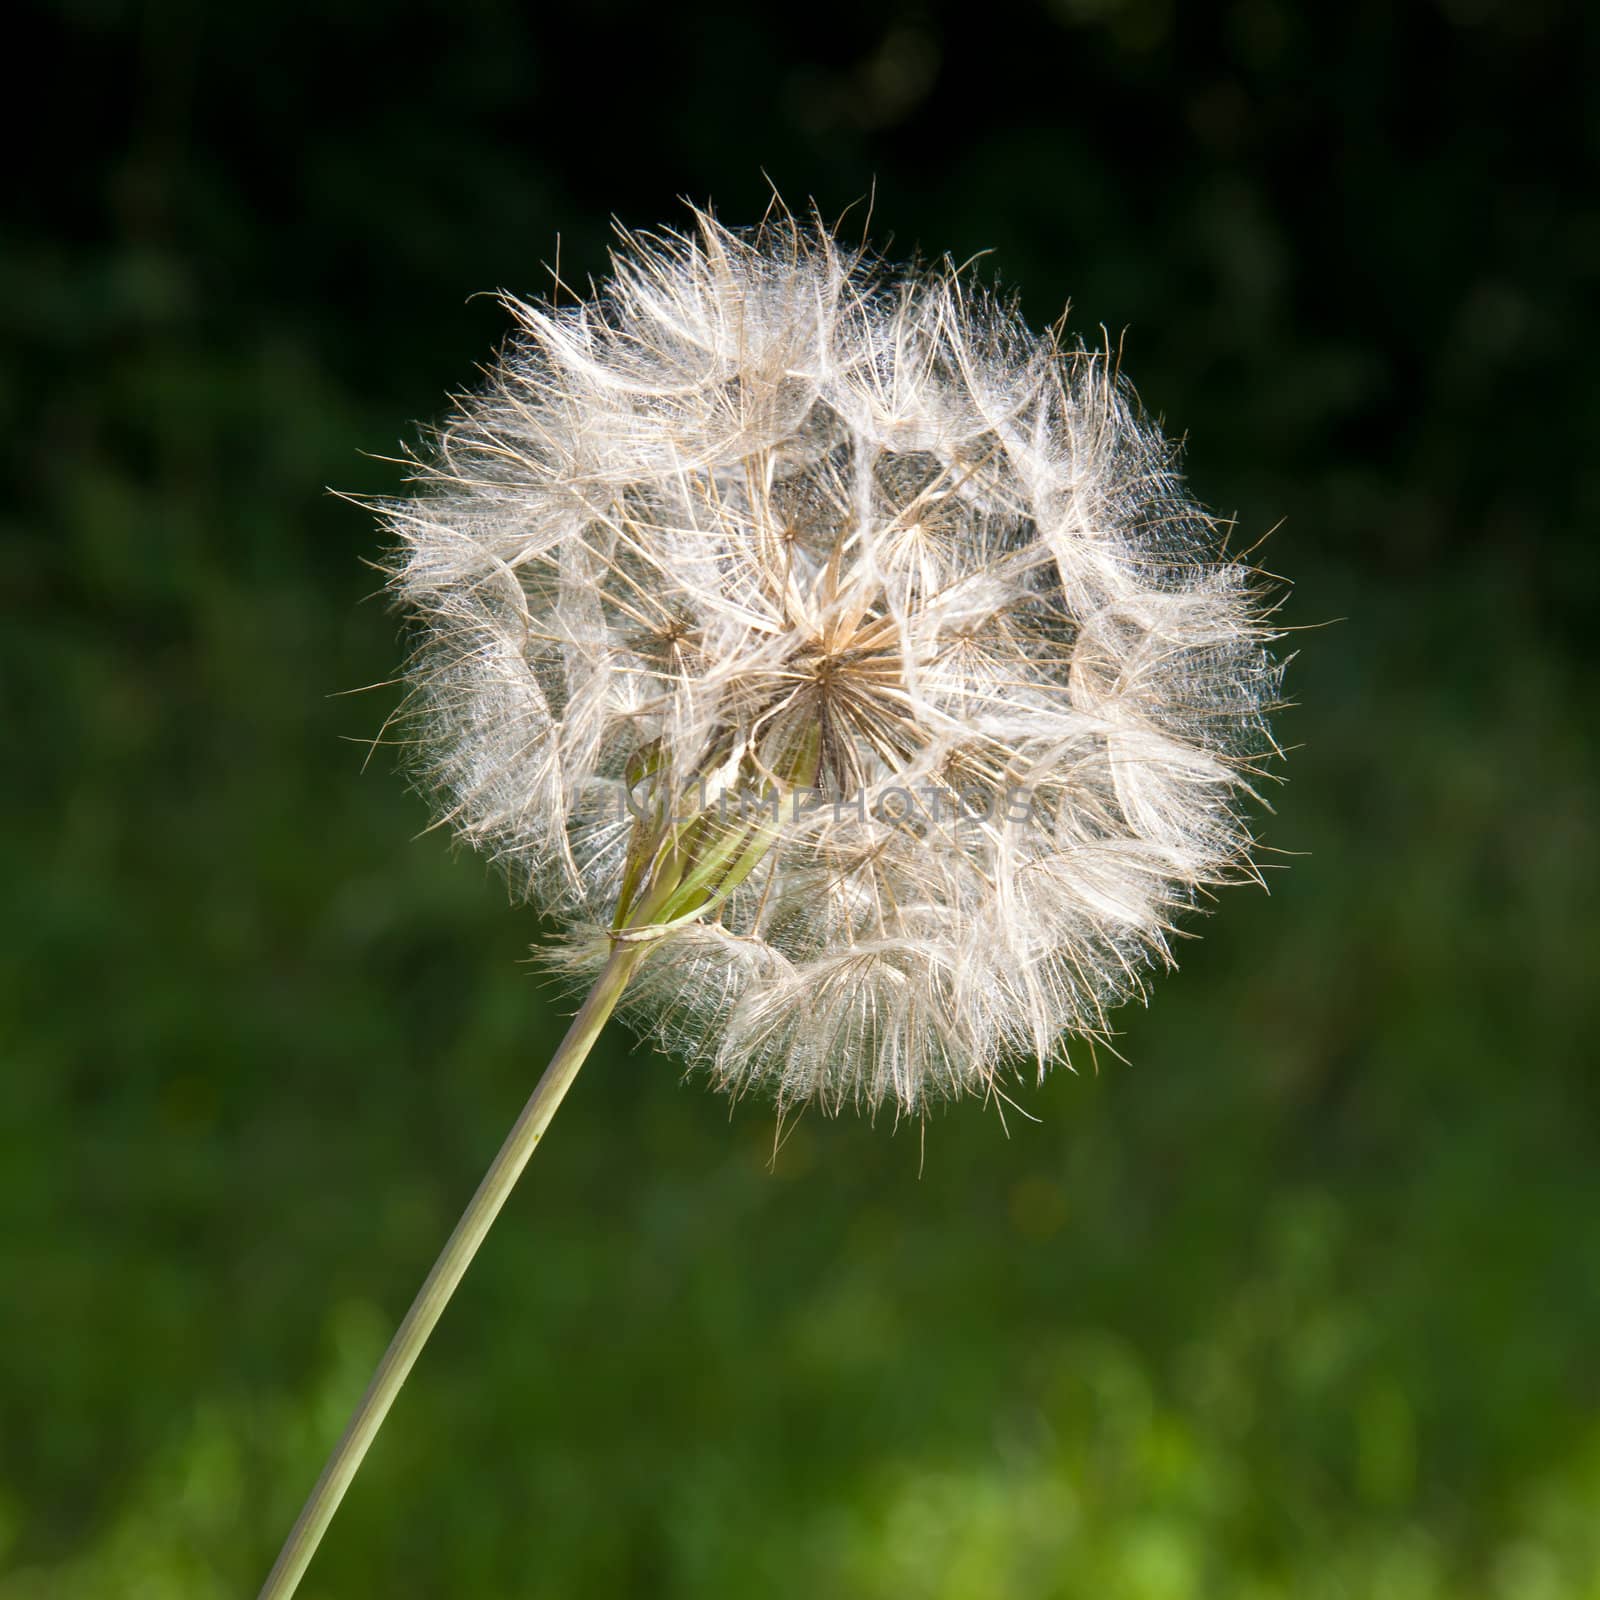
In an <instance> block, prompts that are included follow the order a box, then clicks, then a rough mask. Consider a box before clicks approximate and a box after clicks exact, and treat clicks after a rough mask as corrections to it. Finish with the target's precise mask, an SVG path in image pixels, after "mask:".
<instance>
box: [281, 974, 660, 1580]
mask: <svg viewBox="0 0 1600 1600" xmlns="http://www.w3.org/2000/svg"><path fill="white" fill-rule="evenodd" d="M645 949H646V946H644V945H642V944H619V945H617V946H616V947H615V948H614V949H613V951H612V954H611V958H610V960H609V961H607V963H606V965H605V967H604V968H603V969H602V970H601V972H600V976H599V977H598V978H596V979H595V984H594V987H593V988H592V989H591V990H590V991H589V997H588V998H587V999H586V1000H585V1001H584V1003H583V1008H582V1009H581V1010H580V1011H579V1012H578V1014H577V1016H576V1017H574V1018H573V1019H572V1026H571V1027H570V1028H568V1029H567V1035H566V1037H565V1038H564V1039H563V1040H562V1041H561V1044H560V1046H559V1047H558V1048H557V1050H556V1053H555V1055H554V1056H553V1057H552V1058H551V1061H550V1065H549V1066H548V1067H546V1068H545V1071H544V1076H543V1077H541V1078H540V1079H539V1082H538V1085H537V1087H536V1088H535V1089H534V1091H533V1093H532V1095H531V1096H530V1097H529V1099H528V1103H527V1105H525V1106H524V1107H523V1108H522V1115H521V1116H519V1117H518V1118H517V1120H516V1124H515V1126H513V1128H512V1129H511V1132H510V1133H509V1134H508V1135H507V1136H506V1142H505V1143H504V1144H503V1145H502V1146H501V1147H500V1153H499V1154H498V1155H497V1156H496V1157H495V1158H494V1163H493V1165H492V1166H490V1168H489V1170H488V1171H487V1172H486V1173H485V1174H484V1177H483V1182H482V1183H480V1184H479V1185H478V1192H477V1193H476V1194H475V1195H473V1197H472V1199H471V1201H470V1202H469V1204H468V1206H467V1209H466V1210H465V1211H464V1212H463V1213H462V1216H461V1220H460V1222H458V1223H457V1224H456V1229H455V1232H454V1233H452V1234H451V1235H450V1239H449V1242H448V1243H447V1244H446V1245H445V1247H444V1249H443V1250H442V1251H441V1252H440V1254H439V1259H438V1260H437V1261H435V1262H434V1264H433V1270H432V1271H431V1272H430V1273H429V1274H428V1277H427V1281H426V1282H425V1283H424V1284H423V1285H422V1288H421V1289H420V1290H419V1291H418V1292H417V1298H416V1299H415V1300H414V1301H412V1303H411V1309H410V1310H409V1311H408V1312H407V1313H406V1316H405V1321H403V1322H402V1323H401V1324H400V1327H399V1329H398V1331H397V1332H396V1333H395V1336H394V1338H393V1340H391V1341H390V1344H389V1348H388V1349H387V1350H386V1351H385V1352H384V1356H383V1360H382V1361H380V1362H379V1363H378V1370H377V1371H376V1372H375V1373H374V1374H373V1377H372V1382H371V1383H370V1384H368V1385H367V1392H366V1393H365V1394H364V1395H362V1397H361V1403H360V1404H359V1405H358V1406H357V1407H356V1410H355V1415H354V1416H352V1417H351V1419H350V1422H349V1425H348V1426H347V1427H346V1428H345V1430H344V1434H343V1436H342V1437H341V1438H340V1440H339V1442H338V1444H336V1445H335V1446H334V1448H333V1454H332V1455H331V1456H329V1457H328V1464H327V1465H326V1466H325V1467H324V1468H323V1469H322V1476H321V1477H320V1478H318V1479H317V1483H316V1487H315V1488H314V1489H313V1490H312V1491H311V1495H310V1498H309V1499H308V1500H307V1501H306V1503H305V1507H304V1509H303V1510H302V1511H301V1513H300V1516H299V1520H298V1521H296V1523H295V1525H294V1527H293V1528H292V1529H291V1530H290V1532H289V1537H288V1538H287V1539H286V1540H285V1541H284V1545H283V1549H282V1550H281V1551H280V1552H279V1554H278V1559H277V1562H276V1564H275V1565H274V1566H273V1569H272V1571H271V1573H269V1574H268V1576H267V1581H266V1583H265V1584H264V1585H263V1586H262V1589H261V1595H260V1600H288V1597H289V1596H290V1595H292V1594H293V1593H294V1592H295V1589H296V1588H297V1587H298V1585H299V1583H300V1579H301V1578H302V1577H303V1576H304V1575H305V1570H306V1568H307V1566H309V1565H310V1562H311V1558H312V1556H313V1555H314V1554H315V1553H316V1549H317V1546H318V1545H319V1544H320V1543H321V1541H322V1536H323V1534H324V1533H326V1532H327V1530H328V1524H329V1523H330V1522H332V1521H333V1514H334V1512H335V1511H337V1510H338V1509H339V1502H340V1501H341V1500H342V1499H343V1498H344V1493H345V1490H346V1489H348V1488H349V1487H350V1484H351V1481H352V1480H353V1479H354V1477H355V1475H356V1471H357V1469H358V1468H359V1467H360V1465H361V1462H362V1458H363V1457H364V1456H365V1455H366V1453H367V1450H368V1449H369V1447H370V1446H371V1444H372V1441H373V1440H374V1439H375V1438H376V1437H377V1435H378V1429H379V1428H381V1427H382V1426H383V1419H384V1418H385V1417H386V1416H387V1415H388V1412H389V1407H390V1406H391V1405H393V1404H394V1399H395V1396H396V1395H397V1394H399V1392H400V1386H401V1385H402V1384H403V1383H404V1382H405V1381H406V1377H407V1374H409V1373H410V1371H411V1368H412V1365H413V1363H414V1362H415V1361H416V1359H417V1356H418V1355H419V1354H420V1353H421V1350H422V1347H423V1345H424V1344H426V1343H427V1341H428V1335H429V1334H430V1333H432V1332H433V1329H434V1325H435V1324H436V1323H437V1322H438V1320H439V1317H440V1315H441V1314H442V1313H443V1311H444V1308H445V1306H446V1305H447V1304H449V1301H450V1296H451V1295H452V1294H454V1293H455V1289H456V1285H457V1284H459V1283H460V1282H461V1279H462V1277H463V1275H464V1274H465V1273H466V1270H467V1268H468V1266H469V1265H470V1264H471V1262H472V1258H473V1257H474V1256H475V1255H476V1254H477V1253H478V1246H479V1245H481V1244H482V1243H483V1241H484V1238H485V1237H486V1236H487V1234H488V1232H489V1229H490V1227H491V1226H492V1225H493V1223H494V1219H495V1218H496V1217H497V1216H498V1215H499V1213H500V1208H501V1206H503V1205H504V1204H505V1202H506V1197H507V1196H508V1195H509V1194H510V1193H511V1190H512V1188H513V1187H514V1186H515V1184H516V1181H517V1179H518V1178H519V1177H520V1176H521V1174H522V1169H523V1168H524V1167H525V1166H526V1165H527V1164H528V1158H529V1157H530V1156H531V1155H532V1154H533V1152H534V1150H535V1149H536V1148H537V1146H538V1143H539V1141H540V1139H541V1138H543V1136H544V1131H545V1129H546V1128H547V1127H549V1125H550V1119H551V1118H552V1117H554V1116H555V1114H556V1109H557V1107H559V1106H560V1104H561V1102H562V1100H563V1099H564V1098H565V1096H566V1093H567V1090H568V1089H570V1088H571V1087H572V1084H573V1081H574V1079H576V1078H577V1076H578V1069H579V1068H580V1067H581V1066H582V1065H583V1063H584V1059H585V1057H587V1055H588V1054H589V1051H590V1049H591V1047H592V1046H593V1044H594V1042H595V1040H596V1039H597V1038H598V1037H599V1036H600V1030H601V1028H602V1027H604V1026H605V1022H606V1019H607V1018H608V1017H609V1016H610V1015H611V1012H612V1010H613V1009H614V1008H615V1006H616V1003H617V1001H618V1000H619V999H620V998H621V995H622V991H623V989H624V988H625V987H626V985H627V982H628V979H629V977H630V976H631V975H632V973H633V969H634V967H635V966H636V965H637V964H638V961H639V959H640V957H641V956H642V955H643V954H644V951H645Z"/></svg>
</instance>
